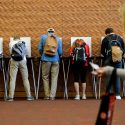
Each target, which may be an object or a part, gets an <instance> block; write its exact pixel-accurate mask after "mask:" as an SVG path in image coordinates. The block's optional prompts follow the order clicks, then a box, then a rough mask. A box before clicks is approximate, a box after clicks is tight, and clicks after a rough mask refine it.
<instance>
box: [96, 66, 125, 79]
mask: <svg viewBox="0 0 125 125" xmlns="http://www.w3.org/2000/svg"><path fill="white" fill-rule="evenodd" d="M113 69H114V67H111V66H105V67H100V68H99V69H97V70H96V73H97V75H98V76H103V75H111V74H112V71H113ZM116 73H117V75H118V76H119V77H120V78H122V79H125V69H121V68H117V69H116Z"/></svg>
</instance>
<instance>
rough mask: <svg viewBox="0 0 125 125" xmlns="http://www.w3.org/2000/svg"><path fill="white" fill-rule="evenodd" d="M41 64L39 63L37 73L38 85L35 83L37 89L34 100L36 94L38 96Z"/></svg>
mask: <svg viewBox="0 0 125 125" xmlns="http://www.w3.org/2000/svg"><path fill="white" fill-rule="evenodd" d="M41 64H42V62H41V61H40V63H39V73H38V83H37V89H36V99H38V94H39V84H40V76H41Z"/></svg>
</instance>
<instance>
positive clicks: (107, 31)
mask: <svg viewBox="0 0 125 125" xmlns="http://www.w3.org/2000/svg"><path fill="white" fill-rule="evenodd" d="M113 32H114V30H113V28H107V29H106V30H105V34H106V35H107V34H110V33H113Z"/></svg>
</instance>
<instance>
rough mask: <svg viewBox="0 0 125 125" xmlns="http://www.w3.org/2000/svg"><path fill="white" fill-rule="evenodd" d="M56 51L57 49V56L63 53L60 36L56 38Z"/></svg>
mask: <svg viewBox="0 0 125 125" xmlns="http://www.w3.org/2000/svg"><path fill="white" fill-rule="evenodd" d="M57 51H58V54H59V56H61V55H62V53H63V50H62V39H60V38H58V50H57Z"/></svg>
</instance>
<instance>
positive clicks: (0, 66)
mask: <svg viewBox="0 0 125 125" xmlns="http://www.w3.org/2000/svg"><path fill="white" fill-rule="evenodd" d="M0 71H1V74H2V76H3V77H0V79H1V80H0V81H3V82H1V83H4V85H1V86H2V87H3V86H4V97H5V98H6V97H7V82H6V71H5V60H4V57H3V38H2V37H0Z"/></svg>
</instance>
